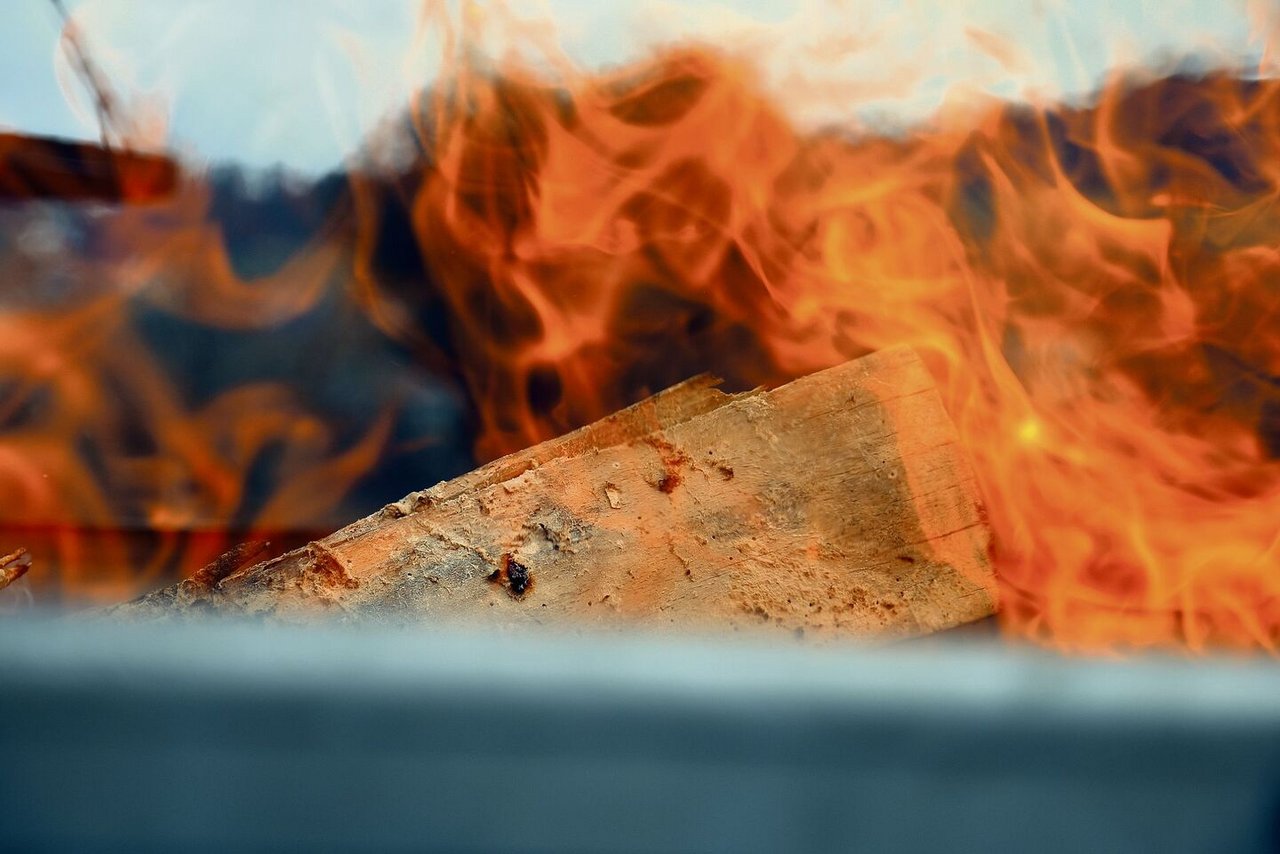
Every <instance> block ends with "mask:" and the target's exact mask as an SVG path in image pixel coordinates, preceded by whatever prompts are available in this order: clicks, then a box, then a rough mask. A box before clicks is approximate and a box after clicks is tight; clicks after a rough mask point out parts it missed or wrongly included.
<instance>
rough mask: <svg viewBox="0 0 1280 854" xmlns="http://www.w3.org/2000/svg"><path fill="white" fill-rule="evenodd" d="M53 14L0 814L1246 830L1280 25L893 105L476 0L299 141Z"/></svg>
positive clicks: (27, 841)
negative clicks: (506, 11)
mask: <svg viewBox="0 0 1280 854" xmlns="http://www.w3.org/2000/svg"><path fill="white" fill-rule="evenodd" d="M55 7H56V8H57V9H58V11H59V12H61V13H62V14H63V15H64V18H65V21H64V22H65V27H66V28H65V30H64V38H65V39H67V44H68V45H69V49H71V50H72V51H73V54H74V57H75V58H76V63H77V64H76V69H77V70H78V72H79V73H81V74H82V76H83V77H84V79H85V80H86V81H87V82H88V83H89V85H90V88H91V89H92V90H93V92H94V93H95V101H96V109H97V110H98V112H99V117H100V118H101V119H102V121H103V139H102V141H101V142H100V143H96V144H95V143H87V142H69V141H65V140H58V139H49V138H42V137H38V136H33V135H30V134H24V133H18V132H7V131H6V132H3V133H0V435H2V436H3V442H0V494H2V495H3V496H4V501H3V502H2V503H0V507H3V509H2V510H0V618H2V619H3V622H0V720H4V721H5V726H4V727H3V729H0V747H2V752H0V755H2V756H3V761H2V762H0V795H2V797H0V848H3V849H5V850H10V849H12V850H24V851H25V850H77V851H82V850H129V851H134V850H162V851H170V850H205V849H208V850H279V849H288V850H345V849H368V850H399V849H407V850H440V851H557V852H558V851H583V852H588V851H614V850H616V851H669V850H670V851H674V850H724V851H735V852H736V851H778V850H792V849H812V850H850V849H856V850H875V851H879V850H903V851H932V850H975V849H982V850H992V851H1002V850H1008V851H1027V850H1031V851H1057V850H1061V851H1082V850H1087V851H1093V850H1117V851H1129V850H1151V851H1160V852H1179V851H1188V852H1191V851H1214V852H1217V851H1280V671H1278V670H1277V669H1276V666H1275V663H1274V655H1275V653H1276V650H1277V648H1278V647H1280V545H1278V544H1280V512H1278V508H1280V206H1277V205H1276V199H1277V198H1280V82H1277V80H1276V79H1275V76H1274V75H1273V74H1271V70H1273V69H1271V66H1270V65H1269V64H1268V62H1269V61H1270V60H1269V59H1267V57H1271V56H1272V54H1270V53H1268V54H1267V55H1266V56H1264V58H1263V61H1262V62H1261V64H1259V65H1258V66H1257V68H1256V69H1255V68H1253V67H1250V68H1249V69H1242V68H1238V67H1233V66H1224V67H1223V68H1222V69H1220V70H1214V71H1208V70H1202V71H1199V72H1197V73H1194V74H1193V73H1190V72H1188V71H1186V70H1185V69H1184V70H1182V71H1180V72H1177V73H1169V74H1163V75H1157V74H1152V73H1140V72H1138V71H1133V72H1130V73H1125V74H1117V75H1114V76H1113V78H1111V80H1110V81H1109V82H1108V83H1107V85H1106V86H1104V87H1103V88H1102V89H1101V90H1100V91H1099V92H1098V93H1097V94H1096V95H1095V96H1094V97H1093V98H1092V99H1091V100H1089V101H1088V102H1081V103H1077V104H1064V103H1052V102H1048V101H1045V102H1043V103H1040V102H1033V103H1012V102H994V101H980V102H978V103H976V104H968V103H966V104H965V105H963V109H961V108H956V109H952V110H947V111H943V112H942V113H940V114H939V115H938V116H936V117H935V118H933V119H931V120H929V121H926V122H922V123H921V124H920V125H919V126H918V127H916V128H915V129H913V130H911V131H910V132H907V131H903V132H900V133H896V134H888V135H886V134H875V133H871V132H869V131H867V130H866V129H858V130H857V131H856V132H855V130H854V129H852V128H849V127H837V128H834V129H827V130H813V129H808V128H805V127H803V126H802V123H800V122H798V121H797V120H795V119H794V117H793V116H791V115H790V114H789V113H787V112H786V111H785V110H784V109H783V107H782V106H780V105H779V100H778V98H777V97H776V93H773V92H772V91H771V90H770V89H769V87H768V86H767V85H766V84H765V82H764V81H763V80H762V78H761V75H760V74H759V72H758V69H757V68H756V66H755V65H754V64H753V63H752V62H751V61H749V60H747V59H745V58H743V57H741V56H739V55H736V54H729V53H724V52H721V51H717V50H712V49H709V48H703V47H698V46H692V45H686V46H681V47H676V48H664V49H662V50H660V51H657V52H655V53H654V54H653V55H652V56H649V57H647V58H646V59H644V60H642V61H639V62H637V63H635V64H632V65H627V66H623V67H620V68H617V69H613V70H606V71H592V72H582V71H576V70H571V69H568V68H561V67H559V66H557V67H556V70H555V72H554V73H553V72H552V71H551V70H548V69H547V68H545V67H543V66H541V65H538V64H536V63H535V64H532V65H529V64H526V63H523V62H521V61H519V60H516V59H510V60H506V61H504V62H501V63H497V64H492V65H490V64H485V63H484V62H481V61H480V60H478V59H477V58H476V55H475V54H473V53H472V52H471V50H470V47H469V45H470V44H471V42H472V41H475V42H476V43H479V41H480V40H479V37H478V35H477V33H475V32H471V31H470V30H467V29H465V28H464V30H463V32H462V33H459V34H455V35H457V36H458V39H457V43H456V45H455V43H454V41H453V40H450V39H446V44H447V45H453V46H454V47H456V49H457V51H458V53H457V55H456V56H452V55H450V56H447V57H446V59H449V60H451V64H449V65H447V66H446V70H447V73H446V74H444V75H443V76H442V77H441V78H440V79H439V80H437V81H436V82H435V84H434V85H433V86H431V87H429V88H428V89H427V90H424V91H422V92H420V93H418V94H416V95H415V96H414V101H413V103H412V104H411V106H410V108H409V109H408V110H407V111H404V112H403V113H402V114H399V115H398V116H397V117H396V118H394V119H393V120H388V121H386V122H384V123H383V125H381V126H380V127H379V129H378V130H377V131H376V132H375V133H373V134H372V135H371V136H370V138H369V139H367V140H366V141H365V142H364V144H363V145H362V147H361V149H360V151H359V152H358V153H357V154H354V155H352V156H351V157H350V158H349V159H348V160H347V162H346V166H345V167H344V168H343V169H342V170H340V171H336V172H334V173H332V174H329V175H327V176H324V177H322V178H315V179H302V178H298V177H297V176H293V175H288V174H285V173H283V172H277V173H272V174H254V173H251V172H248V171H246V170H244V169H241V168H238V167H225V166H224V167H217V168H211V169H201V168H199V167H197V166H196V165H195V164H193V163H191V162H187V161H184V160H180V159H176V158H173V157H170V156H168V155H165V154H161V153H156V152H149V151H145V150H142V148H141V147H140V146H138V145H136V144H135V142H136V140H135V139H134V136H135V135H136V134H131V133H126V132H124V131H122V130H121V125H120V124H119V116H118V103H119V101H118V99H116V98H115V97H114V96H112V95H111V94H110V93H109V92H108V91H107V88H106V83H105V78H104V77H103V75H102V74H101V73H100V72H99V71H98V70H97V69H96V67H95V66H94V65H93V64H92V63H91V62H90V60H89V57H88V55H87V53H86V52H85V51H84V45H83V43H82V40H81V38H80V35H79V31H78V29H77V28H76V26H75V20H74V18H71V17H66V10H65V9H64V8H63V7H62V5H61V4H55ZM426 8H427V9H428V10H433V11H427V12H424V15H425V17H424V21H429V22H431V23H432V25H433V26H440V27H446V23H445V22H446V21H447V17H448V16H447V12H444V11H442V10H440V9H436V8H435V7H434V6H433V5H431V4H427V7H426ZM436 14H439V15H442V16H444V17H442V18H441V19H439V20H437V19H435V18H432V17H431V16H432V15H436ZM468 26H479V24H478V23H476V22H472V24H470V25H468ZM446 31H447V32H452V31H449V30H447V28H446ZM974 38H975V40H976V43H977V44H979V45H980V46H985V47H984V48H983V49H984V50H986V51H988V52H989V53H990V52H994V53H995V54H999V55H1001V56H1003V55H1004V54H1003V53H1001V52H1000V50H997V48H998V47H999V46H998V44H997V43H996V42H993V41H991V40H990V39H991V37H989V36H981V37H979V36H977V35H975V36H974ZM450 49H454V48H453V47H451V48H450ZM108 130H111V131H112V133H108ZM135 130H136V129H135ZM431 484H435V485H434V486H432V485H431ZM424 487H426V488H424ZM352 520H355V521H352Z"/></svg>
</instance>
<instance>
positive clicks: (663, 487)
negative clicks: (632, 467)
mask: <svg viewBox="0 0 1280 854" xmlns="http://www.w3.org/2000/svg"><path fill="white" fill-rule="evenodd" d="M683 480H684V477H683V476H682V475H681V474H680V472H678V471H673V470H668V471H667V473H666V474H664V475H663V476H662V477H660V478H658V491H659V492H665V493H667V494H668V495H670V494H671V493H673V492H675V490H676V487H677V486H679V485H680V483H681V481H683Z"/></svg>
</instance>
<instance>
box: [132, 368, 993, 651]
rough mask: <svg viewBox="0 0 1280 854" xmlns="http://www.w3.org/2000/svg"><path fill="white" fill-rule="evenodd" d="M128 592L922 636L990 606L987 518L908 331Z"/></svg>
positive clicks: (637, 412)
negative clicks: (178, 580)
mask: <svg viewBox="0 0 1280 854" xmlns="http://www.w3.org/2000/svg"><path fill="white" fill-rule="evenodd" d="M244 562H245V560H244V559H242V557H239V556H230V555H229V556H228V557H227V558H225V559H224V560H223V561H222V562H221V563H220V564H219V565H218V566H217V567H215V568H212V569H211V570H209V571H207V572H205V573H202V574H201V576H200V577H198V578H194V579H192V580H190V581H187V582H184V583H183V584H181V585H178V586H176V587H173V588H169V589H168V590H165V591H161V592H159V593H156V594H152V595H150V596H148V597H144V598H143V599H141V600H138V601H137V602H134V603H130V604H128V605H125V606H121V608H119V609H117V613H121V614H126V615H133V616H141V617H146V616H166V615H172V614H175V613H184V612H187V611H190V610H192V609H196V610H199V611H207V610H208V609H210V608H213V609H216V610H219V611H225V612H230V613H234V614H242V615H269V616H271V617H274V618H277V619H285V620H305V619H314V618H316V617H317V616H318V615H324V616H330V617H333V616H337V617H342V618H347V617H351V618H361V619H373V620H379V621H393V622H402V623H408V622H422V621H443V620H449V621H455V620H477V621H481V622H483V623H485V624H488V625H494V626H509V625H518V624H526V623H543V624H554V625H559V626H570V625H596V626H602V625H607V626H616V625H634V624H636V623H641V624H644V625H648V626H663V627H669V628H676V629H681V630H714V629H726V628H729V629H744V630H745V629H769V630H773V631H783V632H787V633H790V634H795V635H804V636H807V637H815V636H816V637H824V636H835V635H867V634H881V635H892V636H907V635H913V634H921V633H925V632H930V631H936V630H939V629H943V628H948V627H951V626H955V625H958V624H960V623H964V622H968V621H971V620H976V619H979V618H981V617H984V616H987V615H988V614H991V613H992V612H993V611H994V609H995V584H994V579H993V575H992V571H991V566H990V563H989V560H988V531H987V528H986V525H985V523H984V521H983V517H982V513H981V509H980V506H979V503H978V500H977V497H976V492H975V488H974V484H973V479H972V475H971V473H970V471H969V469H968V467H967V464H966V462H965V460H964V458H963V457H962V455H961V453H960V452H959V449H958V448H957V445H956V441H955V434H954V431H953V428H952V426H951V424H950V422H949V421H948V419H947V417H946V414H945V413H944V412H943V409H942V406H941V403H940V401H939V399H938V396H937V392H936V390H935V389H934V386H933V383H932V381H931V379H930V377H929V375H928V373H927V372H926V371H925V369H924V367H923V365H922V364H921V363H920V361H919V359H918V357H916V355H915V354H914V353H913V352H911V351H909V350H905V349H895V350H889V351H884V352H881V353H877V354H873V355H871V356H867V357H865V358H862V359H858V360H855V361H852V362H849V363H846V364H844V365H840V366H837V367H834V368H831V369H829V370H825V371H822V372H819V373H816V374H813V375H811V376H808V377H805V378H802V379H800V380H797V381H795V382H793V383H790V384H788V385H785V386H782V387H781V388H778V389H776V390H773V391H770V392H753V393H749V394H745V395H725V394H723V393H721V392H719V391H717V390H715V389H714V388H712V383H711V382H710V381H708V380H703V379H699V380H693V381H690V382H688V383H685V384H682V385H680V386H676V387H675V388H673V389H669V390H668V391H666V392H663V393H662V394H660V395H657V396H655V397H653V398H650V399H649V400H647V401H645V402H643V403H641V404H637V405H636V406H633V407H631V408H629V409H627V410H624V411H623V412H620V413H618V414H617V415H614V416H612V417H610V418H607V419H604V420H603V421H600V422H597V423H596V424H593V425H590V426H589V427H585V428H583V429H582V430H579V431H576V432H575V433H571V434H569V435H567V436H564V437H562V438H560V439H557V440H554V441H551V442H547V443H544V444H542V445H539V446H537V447H535V448H532V449H529V450H527V451H524V452H521V453H518V454H513V455H511V456H508V457H504V458H503V459H500V460H497V461H495V462H493V463H491V464H489V465H487V466H484V467H482V468H480V469H477V470H476V471H474V472H472V473H471V474H469V475H465V476H463V477H461V478H458V479H456V480H453V481H449V482H447V483H443V484H440V485H438V486H436V487H434V488H433V489H430V490H426V491H424V492H420V493H414V494H412V495H410V496H407V497H406V498H405V499H403V500H402V501H400V502H397V503H396V504H392V505H388V506H387V507H386V508H384V509H383V510H382V511H381V512H380V513H378V514H375V515H374V516H371V517H368V518H367V519H364V520H361V521H360V522H357V523H355V524H354V525H351V526H349V527H347V528H345V529H343V530H341V531H339V532H337V533H336V534H334V535H332V536H330V537H328V538H327V539H325V540H321V541H319V542H316V543H312V544H311V545H310V546H307V547H306V548H304V549H300V550H298V551H296V552H292V553H290V554H287V555H284V556H283V557H281V558H278V559H276V560H272V561H268V562H265V563H259V564H256V565H254V566H249V567H243V563H244Z"/></svg>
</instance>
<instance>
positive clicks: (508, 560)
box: [487, 554, 533, 599]
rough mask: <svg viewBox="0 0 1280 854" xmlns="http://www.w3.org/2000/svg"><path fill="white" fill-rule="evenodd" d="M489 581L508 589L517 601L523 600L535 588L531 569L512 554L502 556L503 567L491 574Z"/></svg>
mask: <svg viewBox="0 0 1280 854" xmlns="http://www.w3.org/2000/svg"><path fill="white" fill-rule="evenodd" d="M487 580H488V581H489V582H491V583H493V584H498V585H501V586H503V587H506V588H507V590H509V591H510V592H511V595H512V596H514V597H515V598H517V599H523V598H524V594H525V593H527V592H529V590H530V589H532V588H533V573H532V572H530V571H529V567H527V566H525V565H524V564H522V563H521V562H520V561H518V560H516V559H515V557H514V556H513V555H510V554H505V555H503V556H502V566H501V567H499V568H498V569H495V570H494V571H493V572H491V573H489V575H488V576H487Z"/></svg>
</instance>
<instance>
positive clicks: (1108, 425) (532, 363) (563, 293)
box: [365, 50, 1280, 649]
mask: <svg viewBox="0 0 1280 854" xmlns="http://www.w3.org/2000/svg"><path fill="white" fill-rule="evenodd" d="M1278 95H1280V88H1278V87H1277V85H1276V84H1275V83H1272V82H1270V81H1265V82H1245V81H1241V80H1239V79H1237V78H1235V77H1233V76H1230V75H1218V76H1210V77H1207V78H1204V79H1197V80H1192V79H1184V78H1177V77H1174V78H1169V79H1166V80H1159V81H1151V82H1146V83H1140V82H1138V81H1135V80H1125V79H1118V80H1116V81H1114V82H1113V84H1111V85H1110V86H1109V87H1108V89H1107V90H1106V91H1105V92H1104V94H1103V96H1102V97H1101V99H1100V101H1099V103H1098V105H1097V106H1096V107H1092V108H1089V109H1033V108H1025V107H1003V108H997V109H993V110H992V111H991V112H989V113H988V114H987V115H986V116H985V117H980V118H979V119H978V120H977V121H976V122H971V123H970V124H969V125H967V126H962V125H957V126H954V127H951V126H948V127H943V126H938V127H936V128H934V129H933V130H930V131H927V132H922V133H920V134H917V135H915V136H910V137H904V138H901V139H893V140H890V139H849V138H846V137H842V136H840V135H839V134H835V133H818V134H804V133H801V132H799V131H797V130H796V129H795V128H794V127H793V125H792V124H791V123H790V122H788V121H787V120H786V119H785V117H784V116H783V114H782V113H781V112H780V111H779V110H778V108H776V107H775V106H774V105H773V104H772V103H771V102H770V101H769V100H768V99H767V98H765V97H764V96H762V95H761V92H760V88H759V87H758V86H757V85H756V82H755V80H754V78H753V76H752V74H751V72H750V69H749V67H748V66H745V65H743V64H741V63H739V62H737V61H734V60H731V59H727V58H725V57H722V56H718V55H715V54H711V53H705V52H700V51H687V50H686V51H676V52H671V53H669V54H666V55H664V56H661V57H659V58H657V59H656V60H653V61H651V62H648V63H646V64H645V65H644V66H643V67H641V68H638V69H637V68H631V69H625V70H623V71H621V72H617V73H611V74H606V75H602V76H595V77H585V78H575V79H572V80H570V81H569V82H568V83H566V84H564V85H563V86H559V87H555V88H553V87H551V86H549V85H547V84H545V83H544V82H543V81H541V80H539V79H538V78H536V77H534V76H530V75H528V74H524V73H521V72H520V71H519V70H512V71H510V72H509V73H506V74H504V75H502V76H485V75H480V74H466V75H462V76H460V77H459V78H458V79H457V80H456V81H455V88H454V89H449V88H448V87H442V88H441V90H440V91H439V92H438V93H437V96H436V98H435V100H434V101H428V107H429V110H428V113H427V114H428V115H429V122H427V124H429V126H430V139H431V141H432V144H433V149H432V151H431V152H430V154H431V157H430V158H424V159H423V160H422V165H421V166H420V167H419V168H416V169H412V170H410V171H409V172H408V173H406V174H405V175H404V176H403V177H404V186H408V187H410V192H411V207H412V211H413V222H414V226H415V231H416V235H417V239H418V241H419V245H420V248H421V251H422V253H423V256H424V257H425V258H426V259H427V260H428V263H429V265H430V267H431V271H432V274H433V279H434V284H433V285H432V286H431V288H429V289H427V291H424V292H423V293H422V294H421V295H420V296H421V297H422V298H423V299H429V300H432V301H438V302H433V303H432V304H439V303H443V305H444V306H446V307H447V311H448V314H449V316H450V317H451V320H452V326H451V330H452V335H451V341H452V345H453V347H454V348H455V349H456V350H457V351H458V355H459V359H460V363H461V365H462V370H463V372H464V374H465V376H466V378H467V381H468V383H469V385H470V387H471V389H472V391H473V393H474V395H475V397H476V400H477V401H478V404H479V406H480V408H481V421H482V427H483V431H482V436H481V438H480V440H479V446H480V448H481V451H482V454H483V455H485V456H493V455H497V454H500V453H503V452H507V451H511V450H514V449H516V448H518V447H522V446H525V445H528V444H530V443H532V442H535V441H539V440H541V439H545V438H547V437H549V436H552V435H555V434H558V433H560V432H563V431H564V430H565V429H567V428H569V427H572V426H574V425H577V424H581V423H584V422H587V421H590V420H592V419H594V418H597V417H600V416H602V415H605V414H607V413H608V412H610V411H612V410H614V409H617V408H619V407H620V406H622V405H625V404H627V403H629V402H631V401H633V400H635V399H636V398H637V397H639V396H642V395H643V394H645V393H648V392H650V391H653V390H655V389H657V388H660V387H662V386H664V385H667V384H669V383H671V382H672V381H675V380H677V379H679V378H681V377H684V376H687V375H689V374H692V373H695V372H697V371H702V370H711V371H715V372H718V373H720V374H722V375H725V376H728V377H729V378H731V379H732V380H733V381H734V382H736V383H737V384H739V385H755V384H773V383H779V382H782V381H785V380H787V379H789V378H792V377H795V376H797V375H800V374H803V373H805V372H808V371H811V370H814V369H817V368H820V367H823V366H826V365H830V364H833V363H836V362H838V361H841V360H844V359H847V358H850V357H853V356H856V355H858V354H861V353H864V352H866V351H869V350H873V349H877V348H881V347H885V346H889V345H892V344H899V343H906V344H910V345H913V346H915V347H917V348H918V349H919V350H920V351H921V352H922V353H923V354H924V355H925V357H926V359H927V360H928V362H929V364H930V367H931V369H932V370H933V371H934V373H935V375H936V376H937V378H938V380H939V382H940V384H941V386H942V388H943V390H944V395H945V397H946V402H947V405H948V407H949V409H950V411H951V413H952V415H953V417H954V418H955V420H956V422H957V425H958V427H959V429H960V431H961V433H962V436H963V439H964V441H965V443H966V445H967V447H968V450H969V452H970V454H971V455H972V458H973V460H974V462H975V466H976V468H977V472H978V476H979V479H980V482H981V486H982V488H983V491H984V493H985V496H986V499H987V502H988V507H989V511H990V514H991V520H992V523H993V525H994V527H995V530H996V537H997V548H998V554H997V558H998V561H999V567H1000V572H1001V576H1002V581H1003V584H1004V586H1005V591H1004V592H1005V597H1004V601H1005V602H1006V603H1007V607H1006V610H1005V613H1004V621H1005V624H1006V626H1007V628H1008V629H1009V630H1010V631H1011V632H1014V633H1017V634H1023V635H1027V636H1031V637H1036V638H1042V639H1050V640H1052V641H1053V642H1054V643H1057V644H1059V645H1061V646H1063V647H1066V648H1097V647H1104V646H1128V645H1134V646H1146V645H1152V644H1169V643H1181V644H1186V645H1189V646H1190V647H1192V648H1196V649H1200V648H1204V647H1207V646H1209V645H1228V646H1242V647H1249V646H1264V647H1267V648H1274V646H1275V644H1276V641H1277V639H1278V638H1280V596H1278V595H1277V593H1280V566H1277V560H1278V559H1280V552H1278V547H1277V545H1276V536H1277V522H1276V520H1275V514H1274V511H1273V509H1272V508H1274V507H1275V506H1276V500H1277V498H1280V495H1277V483H1278V481H1277V477H1276V475H1277V471H1280V468H1278V467H1277V464H1276V462H1275V457H1276V456H1277V455H1280V341H1278V340H1277V339H1278V337H1280V333H1278V332H1277V326H1276V324H1275V318H1274V314H1275V310H1276V305H1277V295H1276V292H1275V288H1274V282H1275V281H1276V276H1277V274H1280V264H1278V262H1277V250H1276V248H1275V247H1276V246H1280V216H1277V214H1276V212H1275V211H1276V208H1275V206H1274V204H1273V202H1274V199H1275V188H1276V185H1277V178H1278V177H1280V176H1277V174H1276V173H1277V167H1276V166H1275V164H1277V163H1280V157H1277V154H1278V153H1280V152H1277V150H1276V149H1277V144H1278V143H1277V140H1278V139H1280V134H1277V121H1280V120H1278V119H1277V118H1276V117H1277V116H1280V101H1278V100H1277V96H1278ZM365 246H366V249H367V250H368V251H369V252H371V253H372V254H371V255H370V257H368V258H366V262H368V263H370V264H371V265H373V266H374V267H376V242H375V241H373V240H367V241H366V242H365ZM400 297H403V294H401V295H400Z"/></svg>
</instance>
